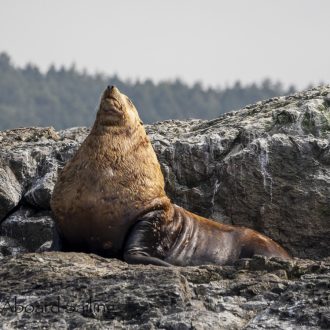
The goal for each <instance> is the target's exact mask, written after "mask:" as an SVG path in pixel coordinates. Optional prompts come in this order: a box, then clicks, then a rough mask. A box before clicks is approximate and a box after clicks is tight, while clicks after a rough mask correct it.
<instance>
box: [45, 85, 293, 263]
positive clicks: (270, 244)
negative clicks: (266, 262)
mask: <svg viewBox="0 0 330 330" xmlns="http://www.w3.org/2000/svg"><path fill="white" fill-rule="evenodd" d="M51 207H52V210H53V213H54V216H55V220H56V223H57V226H58V229H59V233H60V236H61V239H62V243H63V249H64V250H76V251H86V252H94V253H97V254H100V255H103V256H107V257H117V258H121V259H124V260H126V261H127V262H129V263H144V264H155V265H162V266H169V265H179V266H187V265H201V264H210V263H211V264H219V265H223V264H229V263H232V262H234V261H235V260H237V259H239V258H244V257H252V256H253V255H255V254H259V255H264V256H269V257H270V256H277V257H281V258H284V259H286V258H290V257H289V255H288V253H287V252H286V251H285V250H284V249H283V248H282V247H281V246H279V245H278V244H277V243H275V242H274V241H273V240H271V239H270V238H268V237H266V236H264V235H262V234H260V233H258V232H256V231H254V230H251V229H248V228H243V227H235V226H229V225H224V224H220V223H218V222H215V221H212V220H209V219H206V218H203V217H200V216H198V215H196V214H193V213H190V212H188V211H187V210H185V209H183V208H181V207H179V206H177V205H175V204H172V203H171V201H170V200H169V198H168V197H167V196H166V193H165V190H164V177H163V175H162V172H161V169H160V165H159V162H158V160H157V157H156V154H155V152H154V150H153V148H152V145H151V143H150V140H149V138H148V136H147V134H146V132H145V129H144V127H143V125H142V123H141V120H140V118H139V115H138V112H137V110H136V108H135V107H134V105H133V103H132V101H131V100H130V99H129V98H128V97H127V96H126V95H124V94H122V93H120V92H119V90H118V89H117V88H116V87H113V86H112V87H108V88H107V89H106V90H105V92H104V93H103V96H102V98H101V102H100V107H99V110H98V113H97V116H96V120H95V123H94V126H93V128H92V130H91V132H90V134H89V135H88V137H87V138H86V140H85V141H84V142H83V143H82V145H81V147H80V148H79V150H78V151H77V153H76V154H75V156H74V157H73V158H72V159H71V160H70V161H69V162H68V163H67V164H66V166H65V167H64V169H63V170H62V172H61V173H60V174H59V177H58V180H57V183H56V185H55V188H54V192H53V196H52V199H51Z"/></svg>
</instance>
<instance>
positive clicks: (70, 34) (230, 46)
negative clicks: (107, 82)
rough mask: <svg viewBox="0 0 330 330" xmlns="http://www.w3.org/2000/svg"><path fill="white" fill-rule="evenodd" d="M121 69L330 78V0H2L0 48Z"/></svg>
mask: <svg viewBox="0 0 330 330" xmlns="http://www.w3.org/2000/svg"><path fill="white" fill-rule="evenodd" d="M1 51H6V52H7V53H8V54H9V55H10V56H11V58H12V60H13V62H14V63H15V64H16V65H19V66H22V65H25V64H26V63H27V62H32V63H34V64H37V65H38V66H39V67H41V68H42V69H43V70H45V69H46V68H47V67H48V66H49V65H50V64H51V63H55V65H57V66H59V65H61V64H64V65H66V66H69V65H71V64H72V63H73V62H74V63H76V65H77V67H78V68H80V69H82V68H86V69H87V70H88V71H89V72H95V71H98V72H102V73H105V74H113V73H117V74H118V75H119V76H120V77H122V78H125V79H126V78H132V79H136V78H141V79H145V78H152V79H154V80H156V81H159V80H163V79H174V78H176V77H179V78H181V79H183V80H184V81H186V82H188V83H193V82H195V81H201V82H203V84H204V85H205V86H209V85H211V86H224V85H225V84H231V83H233V82H234V81H235V80H237V79H240V80H241V81H243V82H244V83H248V82H252V81H256V82H260V81H261V80H262V79H263V78H265V77H270V78H272V79H279V80H281V81H282V82H284V83H285V84H290V83H294V84H296V85H297V86H298V87H300V88H302V87H306V85H307V84H309V83H318V82H319V81H324V82H327V83H330V1H329V0H227V1H224V0H162V1H161V0H25V1H24V0H0V52H1Z"/></svg>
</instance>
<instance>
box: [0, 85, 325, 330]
mask: <svg viewBox="0 0 330 330" xmlns="http://www.w3.org/2000/svg"><path fill="white" fill-rule="evenodd" d="M329 93H330V86H323V87H320V88H316V89H312V90H309V91H305V92H302V93H298V94H295V95H292V96H288V97H278V98H273V99H270V100H267V101H263V102H259V103H257V104H255V105H250V106H247V107H246V108H244V109H241V110H239V111H235V112H231V113H228V114H226V115H224V116H222V117H220V118H217V119H214V120H211V121H202V120H187V121H165V122H161V123H155V124H154V125H151V126H147V131H148V134H149V136H150V138H151V140H152V143H153V145H154V148H155V150H156V152H157V155H158V158H159V161H160V163H161V166H162V170H163V173H164V176H165V180H166V190H167V193H168V195H169V196H170V197H171V199H172V201H173V202H175V203H177V204H178V205H180V206H183V207H185V208H187V209H188V210H191V211H193V212H195V213H198V214H200V215H203V216H206V217H210V218H213V219H215V220H219V221H222V222H225V223H231V224H235V225H244V226H248V227H251V228H255V229H257V230H259V231H261V232H263V233H265V234H266V235H268V236H270V237H272V238H273V239H275V240H276V241H278V242H279V243H281V244H282V245H283V246H284V247H286V248H287V249H288V250H289V251H290V252H291V254H292V255H293V256H295V257H299V258H309V259H313V260H314V261H312V260H298V259H296V260H295V261H293V262H280V261H278V260H266V259H263V258H254V259H252V260H242V261H240V262H238V263H237V264H236V265H233V266H225V267H219V266H218V267H217V266H204V267H188V268H179V267H173V268H172V269H163V268H158V267H155V266H154V267H152V266H148V267H146V266H143V267H140V266H129V265H127V264H125V263H122V262H120V261H117V260H106V259H102V258H99V257H96V256H91V255H84V254H74V253H72V254H61V253H45V254H22V253H23V252H26V251H30V252H34V251H36V250H38V251H42V250H45V249H47V247H49V241H50V240H52V238H53V220H52V215H51V212H50V209H49V200H50V196H51V194H52V190H53V187H54V184H55V181H56V178H57V173H58V171H59V170H60V169H61V168H62V167H63V166H64V164H65V163H66V162H67V160H68V159H70V158H71V157H72V155H73V154H74V152H75V150H76V149H77V148H78V147H79V145H80V144H81V142H82V141H83V140H84V138H85V137H86V135H87V134H88V129H86V128H71V129H67V130H63V131H59V132H55V131H54V129H52V128H22V129H15V130H11V131H5V132H0V222H1V224H0V262H1V271H0V276H1V279H2V283H3V286H2V289H1V290H0V307H1V306H2V307H4V306H7V307H8V306H9V305H8V304H7V305H6V302H7V301H9V302H10V304H11V305H10V306H12V304H13V303H14V304H15V301H16V302H17V304H18V305H24V306H28V305H31V304H34V303H35V304H39V305H40V306H41V307H42V306H46V305H47V304H48V305H49V306H50V307H49V308H50V310H48V311H43V310H42V311H36V310H35V311H34V312H32V313H29V312H28V311H24V313H18V312H17V310H16V311H12V309H10V308H9V309H8V308H5V309H3V308H2V309H1V312H0V318H2V320H3V323H2V324H4V325H5V326H4V328H20V327H21V328H24V327H25V328H33V327H34V328H38V327H39V328H42V327H45V328H61V327H62V328H64V329H66V328H68V329H69V328H70V329H73V328H84V327H85V328H99V329H103V328H119V329H121V328H125V329H126V328H131V329H154V328H160V329H190V328H192V329H214V328H218V329H242V328H246V329H259V328H274V329H288V328H292V329H304V328H305V329H314V328H315V329H317V328H320V327H324V328H329V320H330V310H329V297H328V294H327V292H328V291H329V259H327V257H329V255H330V241H329V237H330V97H329V96H328V95H329ZM45 242H48V243H45ZM40 246H42V247H41V248H40ZM10 256H13V257H10ZM90 298H91V299H92V301H100V302H102V303H103V302H107V303H109V306H110V307H109V309H106V310H103V309H102V308H103V307H100V308H99V309H98V310H88V308H87V307H86V308H87V309H86V308H85V309H84V307H83V306H85V305H86V304H87V305H88V299H90ZM15 299H16V300H15ZM58 299H59V300H58ZM1 304H2V305H1ZM4 304H5V305H4ZM58 304H59V305H58ZM84 304H85V305H84ZM48 305H47V306H48ZM70 306H80V310H78V311H77V310H74V311H71V309H72V307H70ZM102 306H103V305H102ZM41 307H40V308H41ZM57 307H58V308H60V309H61V313H55V312H54V311H55V309H56V308H57ZM30 308H31V307H30Z"/></svg>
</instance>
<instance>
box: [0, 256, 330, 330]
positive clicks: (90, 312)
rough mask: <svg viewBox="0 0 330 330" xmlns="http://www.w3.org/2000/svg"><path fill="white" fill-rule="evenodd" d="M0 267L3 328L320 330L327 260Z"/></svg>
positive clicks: (328, 278)
mask: <svg viewBox="0 0 330 330" xmlns="http://www.w3.org/2000/svg"><path fill="white" fill-rule="evenodd" d="M0 265H1V267H0V281H1V284H2V285H1V295H0V311H1V312H0V320H1V324H2V327H3V328H4V329H20V328H24V327H25V329H41V328H45V329H49V328H52V329H243V328H244V329H265V328H271V329H320V328H324V329H328V328H329V327H330V314H329V312H330V310H329V303H330V302H329V289H330V262H329V260H324V261H323V262H320V261H311V260H297V261H290V262H284V261H280V260H277V259H270V260H268V259H265V258H262V257H255V258H254V259H252V260H246V259H243V260H240V261H239V262H238V263H237V264H236V265H234V266H200V267H186V268H181V267H172V268H163V267H157V266H145V265H143V266H142V265H141V266H139V265H136V266H132V265H131V266H130V265H127V264H126V263H124V262H121V261H118V260H116V259H103V258H101V257H98V256H95V255H87V254H79V253H59V252H51V253H42V254H25V255H21V256H19V257H11V258H6V259H3V260H0ZM22 279H25V280H22Z"/></svg>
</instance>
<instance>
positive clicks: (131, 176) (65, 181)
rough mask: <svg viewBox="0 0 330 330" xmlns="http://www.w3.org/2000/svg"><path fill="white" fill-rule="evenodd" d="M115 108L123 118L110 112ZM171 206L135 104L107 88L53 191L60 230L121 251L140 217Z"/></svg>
mask: <svg viewBox="0 0 330 330" xmlns="http://www.w3.org/2000/svg"><path fill="white" fill-rule="evenodd" d="M112 108H115V109H117V108H119V109H120V111H121V114H120V115H118V114H117V113H114V115H112V112H111V113H110V114H108V113H106V112H105V111H106V110H107V109H110V110H111V109H112ZM113 112H114V110H113ZM166 203H170V201H169V200H168V198H167V197H166V194H165V191H164V178H163V175H162V173H161V169H160V165H159V162H158V160H157V157H156V154H155V152H154V150H153V148H152V145H151V143H150V141H149V138H148V137H147V135H146V133H145V130H144V128H143V126H142V124H141V120H140V118H139V116H138V113H137V111H136V109H135V107H134V105H133V104H132V102H131V101H130V100H129V99H128V98H127V97H126V96H125V95H124V94H121V93H120V92H119V91H118V90H117V89H114V90H112V91H111V93H110V91H109V90H108V89H107V90H106V91H105V92H104V95H103V96H102V99H101V102H100V107H99V110H98V113H97V118H96V121H95V124H94V126H93V128H92V130H91V132H90V134H89V135H88V137H87V138H86V140H85V141H84V142H83V143H82V145H81V147H80V148H79V150H78V151H77V153H76V154H75V156H74V157H73V159H72V160H71V161H69V162H68V163H67V164H66V166H65V167H64V169H63V170H62V172H61V173H60V174H59V178H58V181H57V183H56V185H55V188H54V193H53V196H52V200H51V207H52V210H53V212H54V214H55V217H56V221H57V224H58V226H59V230H60V232H62V233H63V234H64V236H65V238H66V239H67V240H69V241H70V242H73V243H77V244H88V245H89V246H91V247H92V248H95V249H107V248H108V249H112V250H114V251H117V250H119V249H121V248H122V246H121V245H122V244H123V240H124V237H125V235H126V233H127V231H128V230H129V228H130V227H131V225H132V224H133V223H134V220H135V219H136V217H137V216H138V215H139V214H142V213H144V212H146V211H148V210H150V209H153V208H157V207H158V206H159V205H161V204H162V205H163V204H166Z"/></svg>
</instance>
